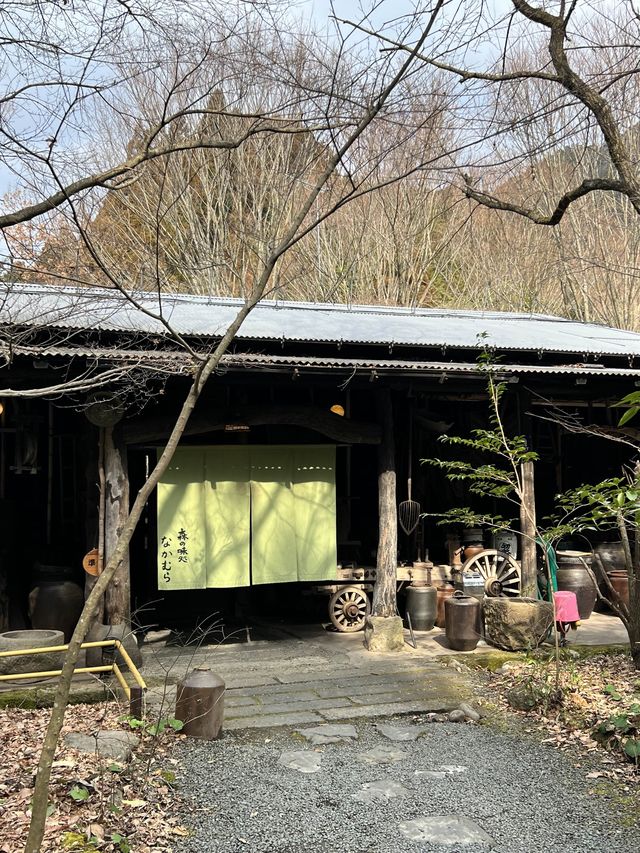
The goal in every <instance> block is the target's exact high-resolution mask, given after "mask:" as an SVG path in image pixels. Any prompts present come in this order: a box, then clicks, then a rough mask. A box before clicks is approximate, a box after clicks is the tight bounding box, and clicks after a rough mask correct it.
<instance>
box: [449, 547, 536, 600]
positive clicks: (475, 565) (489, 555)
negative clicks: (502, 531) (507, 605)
mask: <svg viewBox="0 0 640 853" xmlns="http://www.w3.org/2000/svg"><path fill="white" fill-rule="evenodd" d="M462 572H463V573H464V572H478V573H479V574H481V575H482V577H483V579H484V592H485V595H490V596H498V595H504V596H507V597H511V598H513V597H515V596H518V595H520V590H521V587H522V575H521V572H520V566H519V564H518V563H516V561H515V560H514V559H513V557H512V556H511V555H510V554H505V553H504V552H503V551H496V550H495V548H488V549H487V550H485V551H480V553H479V554H475V555H474V556H473V557H469V559H468V560H467V561H466V563H465V564H464V565H463V567H462Z"/></svg>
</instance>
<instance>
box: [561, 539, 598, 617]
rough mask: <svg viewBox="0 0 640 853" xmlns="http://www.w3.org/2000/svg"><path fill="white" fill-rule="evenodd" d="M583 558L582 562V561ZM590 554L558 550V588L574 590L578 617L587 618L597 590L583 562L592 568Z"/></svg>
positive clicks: (592, 606)
mask: <svg viewBox="0 0 640 853" xmlns="http://www.w3.org/2000/svg"><path fill="white" fill-rule="evenodd" d="M583 560H584V562H583ZM592 562H593V557H592V555H591V554H587V553H584V554H581V553H579V552H577V551H576V552H572V551H565V552H560V551H558V589H559V590H563V591H567V592H575V594H576V599H577V601H578V612H579V613H580V619H588V618H589V616H591V614H592V612H593V608H594V607H595V603H596V599H597V597H598V590H597V588H596V585H595V583H594V582H593V579H592V577H591V575H590V574H589V572H588V571H587V570H586V569H585V567H584V563H586V564H587V566H588V567H589V568H592Z"/></svg>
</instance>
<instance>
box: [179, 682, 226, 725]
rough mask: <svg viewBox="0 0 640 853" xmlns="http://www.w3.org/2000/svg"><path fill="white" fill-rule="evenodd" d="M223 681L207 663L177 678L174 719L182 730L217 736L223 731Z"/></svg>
mask: <svg viewBox="0 0 640 853" xmlns="http://www.w3.org/2000/svg"><path fill="white" fill-rule="evenodd" d="M224 691H225V684H224V681H223V680H222V679H221V678H220V676H219V675H216V674H215V673H214V672H212V671H211V669H210V668H209V667H208V666H197V667H196V668H195V669H194V670H192V671H191V672H190V673H188V675H187V676H186V677H185V678H184V679H183V680H182V681H179V682H178V687H177V691H176V719H177V720H182V722H183V724H184V725H183V728H182V731H183V732H184V734H186V735H189V737H199V738H202V739H203V740H216V739H217V738H219V737H220V735H221V733H222V720H223V717H224Z"/></svg>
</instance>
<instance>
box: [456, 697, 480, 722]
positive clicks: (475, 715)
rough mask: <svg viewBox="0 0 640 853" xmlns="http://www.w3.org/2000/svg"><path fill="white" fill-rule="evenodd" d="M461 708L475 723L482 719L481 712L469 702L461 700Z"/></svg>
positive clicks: (468, 718)
mask: <svg viewBox="0 0 640 853" xmlns="http://www.w3.org/2000/svg"><path fill="white" fill-rule="evenodd" d="M460 710H461V711H464V715H465V717H466V718H467V720H473V722H474V723H477V722H478V721H479V720H480V712H479V711H476V709H475V708H474V707H472V706H471V705H469V703H468V702H461V703H460Z"/></svg>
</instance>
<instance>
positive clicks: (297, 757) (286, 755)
mask: <svg viewBox="0 0 640 853" xmlns="http://www.w3.org/2000/svg"><path fill="white" fill-rule="evenodd" d="M320 760H321V759H320V756H319V755H318V753H317V752H308V751H306V750H297V751H294V752H283V753H282V755H281V756H280V758H279V759H278V764H280V765H281V766H282V767H288V768H289V770H297V771H298V772H299V773H317V772H318V770H320Z"/></svg>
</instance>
